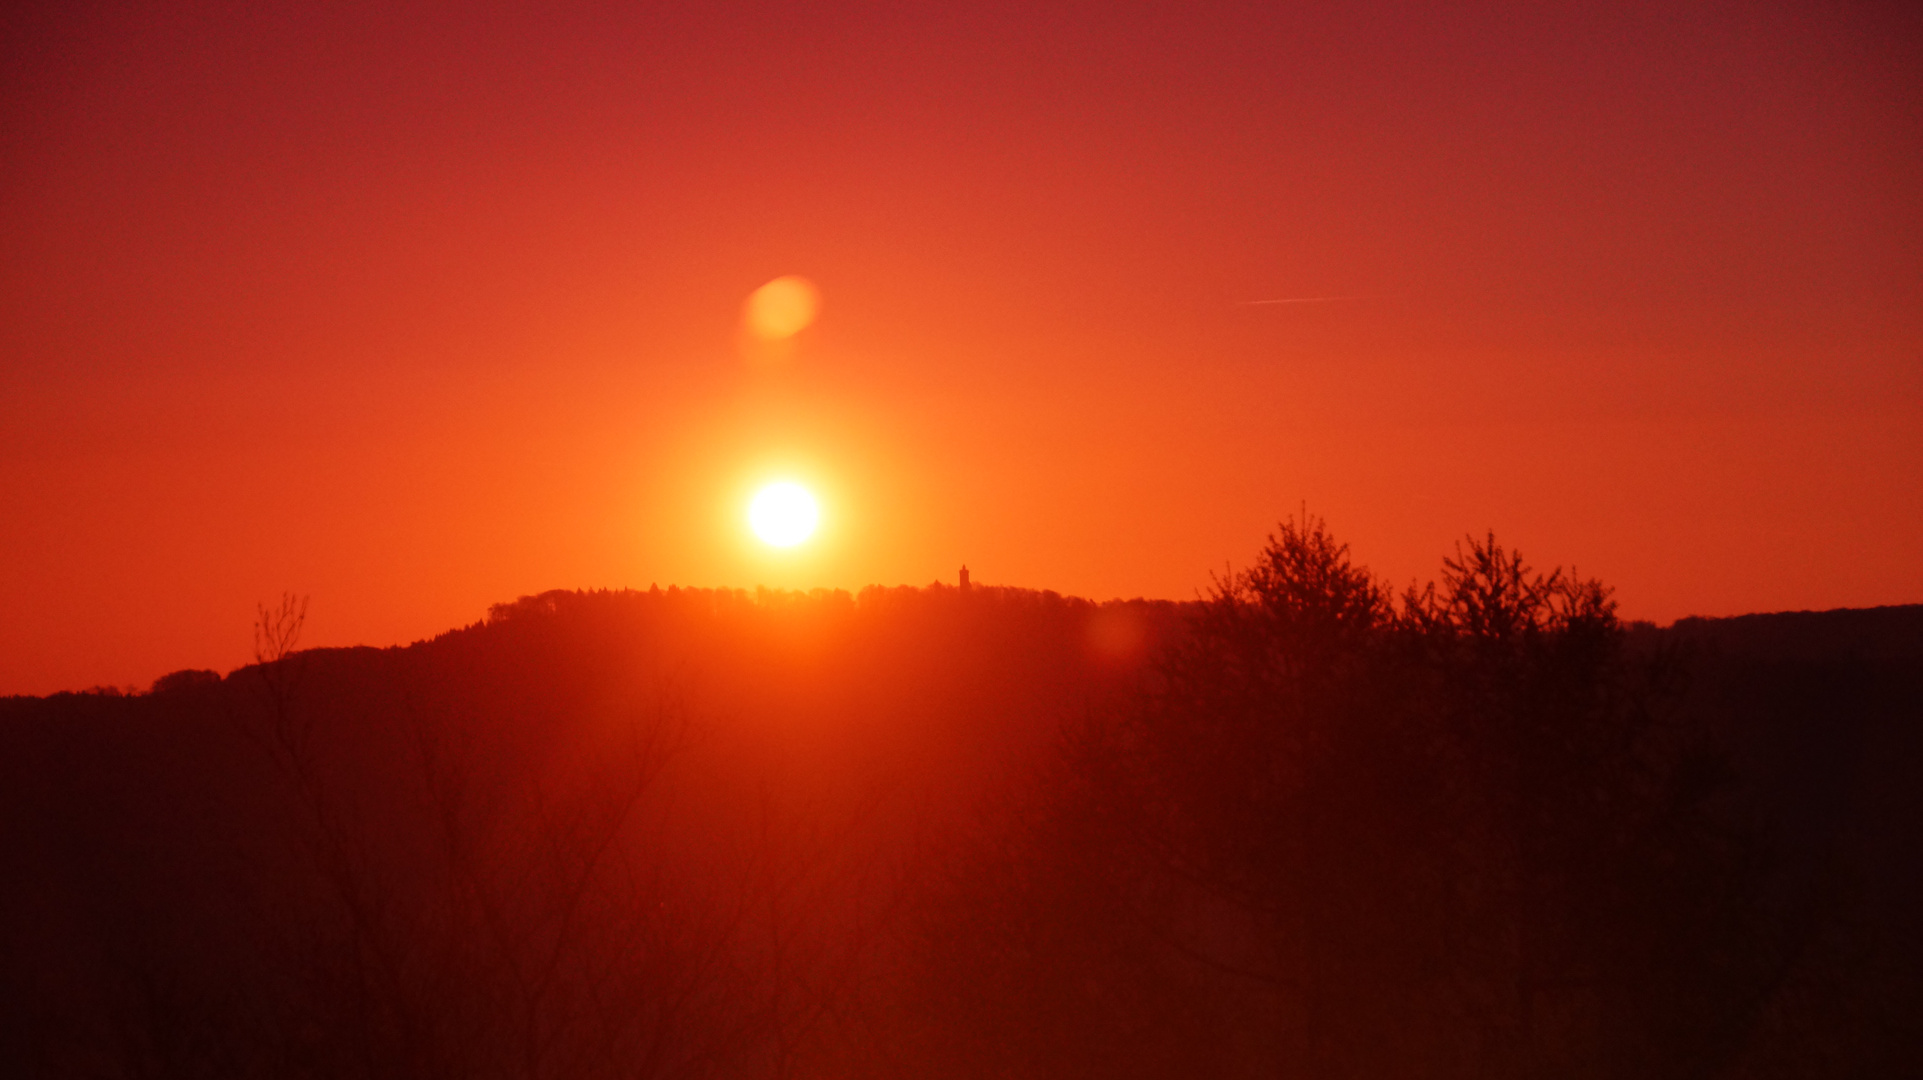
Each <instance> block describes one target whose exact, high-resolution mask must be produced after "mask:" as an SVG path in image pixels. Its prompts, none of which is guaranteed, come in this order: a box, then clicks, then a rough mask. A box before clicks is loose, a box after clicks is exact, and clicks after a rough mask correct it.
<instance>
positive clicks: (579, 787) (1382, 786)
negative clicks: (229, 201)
mask: <svg viewBox="0 0 1923 1080" xmlns="http://www.w3.org/2000/svg"><path fill="white" fill-rule="evenodd" d="M300 614H301V611H300V610H299V609H298V608H297V607H295V606H294V605H291V604H290V605H285V606H283V607H282V608H281V609H279V610H277V611H263V613H262V625H261V627H260V628H259V629H260V631H261V634H262V638H261V641H262V655H263V658H264V660H265V662H264V663H261V664H258V665H255V666H252V667H249V668H244V669H242V670H240V671H237V672H234V673H232V674H230V675H228V676H226V677H225V678H224V679H223V678H220V677H218V676H217V675H216V674H214V673H211V672H192V671H190V672H181V673H177V674H176V675H172V676H168V677H167V678H164V679H162V680H160V681H159V682H158V683H156V685H155V687H154V690H153V692H151V693H149V694H144V695H135V696H117V697H116V696H107V695H102V694H88V695H56V696H55V697H52V698H48V699H11V700H6V701H0V770H3V772H0V785H4V786H3V787H0V800H4V802H3V804H0V812H4V818H0V822H3V824H4V833H0V872H3V873H4V875H5V881H6V882H8V888H7V890H6V891H5V892H4V896H3V898H0V905H4V906H3V907H0V948H3V949H4V958H5V964H4V972H5V974H4V976H0V1060H4V1061H7V1062H16V1063H19V1064H20V1065H22V1066H24V1067H25V1070H26V1071H27V1072H30V1073H32V1074H35V1075H49V1076H109V1077H120V1076H125V1077H135V1076H210V1077H211V1076H295V1077H299V1076H312V1077H322V1076H327V1077H333V1076H355V1077H372V1076H407V1077H441V1076H448V1077H452V1076H462V1077H467V1076H519V1077H548V1076H552V1077H596V1076H624V1077H669V1076H690V1077H693V1076H729V1077H788V1076H831V1075H832V1076H876V1077H883V1076H887V1077H894V1076H903V1077H906V1076H916V1077H920V1076H969V1077H974V1076H1035V1077H1077V1076H1087V1077H1131V1076H1142V1077H1149V1076H1156V1077H1160V1076H1167V1077H1178V1076H1179V1077H1193V1076H1224V1077H1229V1076H1235V1077H1240V1076H1296V1077H1307V1078H1323V1077H1329V1078H1333V1077H1365V1076H1367V1077H1396V1076H1411V1077H1413V1076H1422V1077H1440V1076H1477V1077H1508V1076H1514V1077H1538V1076H1559V1077H1560V1076H1598V1077H1603V1076H1609V1077H1614V1076H1622V1077H1630V1076H1635V1077H1661V1076H1704V1077H1710V1076H1731V1077H1749V1076H1756V1077H1763V1076H1805V1075H1838V1076H1843V1075H1904V1074H1907V1073H1910V1072H1913V1071H1914V1069H1915V1067H1916V1066H1917V1065H1918V1063H1919V1062H1920V1061H1923V1057H1919V1054H1918V1046H1917V1042H1916V1036H1915V1035H1914V1033H1913V1031H1912V1029H1913V1027H1914V1025H1913V1024H1912V1023H1911V1022H1910V1017H1909V1011H1910V1010H1909V1007H1908V1006H1909V1005H1910V1004H1911V1003H1913V1002H1914V1001H1916V1000H1919V991H1923V986H1919V985H1918V981H1919V980H1918V960H1919V953H1918V944H1917V938H1916V936H1915V931H1916V926H1917V922H1916V919H1915V916H1914V915H1913V914H1912V913H1913V912H1914V911H1916V910H1919V909H1923V889H1920V888H1919V886H1918V882H1917V868H1918V867H1919V865H1923V863H1920V862H1919V852H1918V851H1917V844H1918V839H1917V838H1918V836H1919V835H1923V830H1919V828H1918V826H1919V825H1923V813H1919V796H1918V794H1917V788H1916V784H1915V781H1916V780H1917V779H1918V771H1917V762H1918V760H1919V758H1918V755H1917V750H1918V745H1917V743H1918V735H1917V726H1916V720H1917V718H1918V717H1919V716H1923V707H1920V706H1923V676H1919V671H1923V664H1920V663H1919V661H1923V611H1919V610H1918V609H1914V608H1912V609H1878V610H1877V611H1872V612H1834V613H1824V614H1804V615H1783V616H1753V617H1747V618H1745V619H1734V620H1685V621H1684V622H1683V623H1679V624H1678V625H1677V626H1675V627H1673V628H1670V629H1666V630H1657V629H1655V628H1653V627H1646V626H1636V627H1625V626H1624V625H1622V624H1620V623H1619V622H1618V621H1617V619H1616V617H1615V615H1614V610H1613V605H1612V604H1611V602H1610V599H1609V596H1608V593H1607V591H1606V590H1605V589H1604V588H1603V587H1602V586H1600V585H1599V584H1597V583H1594V582H1591V581H1586V580H1583V579H1581V578H1579V577H1577V576H1575V575H1573V574H1565V573H1561V572H1550V573H1546V574H1539V573H1536V572H1534V571H1532V570H1530V569H1529V568H1528V567H1527V566H1526V565H1525V564H1524V563H1523V561H1522V560H1521V558H1520V557H1519V556H1518V555H1516V554H1515V553H1513V552H1510V551H1506V550H1505V549H1503V548H1502V547H1500V546H1499V545H1498V544H1496V543H1495V541H1494V540H1493V539H1490V538H1485V539H1484V540H1482V541H1471V542H1469V543H1467V544H1466V545H1465V546H1464V547H1463V548H1462V549H1460V550H1459V551H1458V552H1457V553H1456V555H1455V557H1454V558H1452V559H1449V560H1447V561H1445V564H1444V567H1443V573H1442V576H1441V579H1440V580H1439V581H1438V582H1437V583H1436V584H1435V585H1433V586H1431V587H1429V588H1427V589H1425V590H1421V591H1415V590H1411V591H1407V592H1404V593H1402V594H1400V595H1395V594H1392V593H1391V591H1390V590H1389V589H1387V588H1385V587H1384V586H1383V585H1382V583H1381V582H1379V581H1378V580H1377V579H1375V578H1374V577H1373V576H1372V575H1370V574H1369V573H1368V572H1367V571H1366V570H1364V569H1362V568H1360V567H1357V566H1355V565H1353V564H1352V563H1351V561H1350V559H1349V557H1348V553H1347V550H1346V549H1345V548H1344V547H1343V546H1341V545H1340V544H1339V543H1337V542H1336V541H1335V540H1334V539H1333V538H1331V537H1330V536H1329V535H1328V533H1327V531H1326V530H1325V529H1324V528H1323V527H1322V525H1321V524H1320V523H1319V522H1316V521H1311V520H1302V521H1297V522H1291V523H1289V524H1287V525H1285V526H1284V527H1283V528H1282V529H1281V530H1280V531H1279V532H1278V534H1277V535H1276V536H1275V537H1274V539H1273V540H1272V542H1271V543H1270V545H1269V546H1268V548H1267V549H1265V550H1264V551H1263V552H1262V554H1261V556H1260V557H1259V559H1258V560H1257V562H1256V564H1255V565H1254V566H1253V567H1251V568H1250V569H1248V570H1246V571H1244V572H1242V573H1240V574H1238V575H1235V576H1234V577H1233V578H1231V579H1229V580H1226V581H1223V582H1221V583H1220V584H1219V586H1218V588H1217V589H1215V590H1214V591H1213V592H1212V594H1211V595H1210V596H1208V597H1207V598H1205V599H1204V600H1202V601H1200V602H1197V603H1193V604H1185V605H1175V604H1167V603H1146V602H1140V601H1137V602H1133V603H1126V604H1124V603H1112V604H1106V605H1095V604H1091V603H1088V602H1085V601H1079V600H1073V599H1067V598H1063V597H1059V596H1055V595H1053V594H1047V593H1031V592H1023V591H1019V590H1004V589H981V588H977V589H974V590H971V591H968V592H962V591H960V590H956V589H952V588H944V587H939V586H937V587H933V588H930V589H925V590H915V589H901V590H880V589H876V590H868V591H866V592H864V593H862V594H861V595H860V596H859V597H854V596H849V595H847V594H841V593H816V594H811V595H806V596H804V595H797V594H779V593H761V594H754V595H750V594H744V593H731V592H726V591H721V592H707V591H691V590H669V591H666V592H662V591H658V590H657V591H653V592H649V593H593V594H587V593H552V594H546V595H543V596H539V597H531V598H526V599H524V600H522V601H520V602H518V603H516V604H512V605H504V606H501V607H498V608H496V609H495V610H494V612H493V613H491V616H490V618H489V619H488V621H487V622H486V623H484V624H480V625H477V626H474V627H470V628H467V629H465V630H461V631H456V632H453V633H450V634H447V635H443V636H442V637H441V638H438V639H436V640H434V641H431V642H423V643H420V644H417V645H414V646H411V647H408V648H405V649H386V650H374V649H355V650H315V651H308V652H294V651H292V647H293V644H294V637H295V635H296V633H297V630H298V622H299V615H300Z"/></svg>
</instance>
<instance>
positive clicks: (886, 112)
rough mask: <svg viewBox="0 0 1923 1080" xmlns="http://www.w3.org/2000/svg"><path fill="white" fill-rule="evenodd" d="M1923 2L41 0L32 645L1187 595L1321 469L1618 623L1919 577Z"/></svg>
mask: <svg viewBox="0 0 1923 1080" xmlns="http://www.w3.org/2000/svg"><path fill="white" fill-rule="evenodd" d="M1907 7H1909V5H1894V4H1892V5H1887V6H1868V5H1850V4H1838V3H1825V4H1814V3H1808V4H1801V3H1779V4H1769V3H1760V4H1759V3H1731V4H1726V5H1695V6H1686V7H1685V9H1684V10H1679V9H1678V5H1675V4H1672V3H1650V4H1643V5H1622V4H1606V3H1597V4H1516V5H1494V4H1485V5H1477V6H1475V10H1474V11H1473V13H1467V14H1465V13H1464V12H1462V11H1458V10H1454V9H1455V8H1456V5H1433V6H1432V5H1414V4H1391V3H1384V4H1356V5H1341V6H1340V7H1339V8H1330V9H1327V10H1320V11H1318V10H1312V9H1309V8H1306V7H1295V6H1292V5H1280V4H1260V5H1232V4H1216V5H1193V4H1180V5H1177V4H1168V5H1153V4H1136V5H1118V4H1113V3H1103V4H1088V5H1082V6H1067V5H1051V6H1047V7H1036V6H1033V5H1028V4H1020V5H1016V4H1010V5H1002V6H997V5H990V4H941V5H929V6H925V7H921V6H913V5H901V4H887V5H881V4H877V5H872V6H857V5H842V6H838V7H836V8H834V9H833V10H824V9H823V8H822V7H821V6H819V5H793V6H780V7H777V6H761V7H753V6H738V7H728V8H723V7H720V6H717V5H705V4H703V5H694V4H689V5H683V6H678V7H647V6H640V5H614V4H609V5H602V6H581V7H573V6H558V5H556V6H546V5H544V6H542V8H541V9H539V10H533V9H523V8H519V7H516V6H511V5H484V4H458V5H454V4H450V5H446V6H445V7H439V8H436V7H427V6H410V7H409V9H408V12H407V13H399V12H397V11H395V10H393V8H392V6H390V5H385V4H368V5H356V4H325V5H311V6H309V5H299V4H267V5H254V4H232V5H226V6H214V5H196V4H191V3H170V4H164V5H161V4H156V5H150V6H143V5H93V4H87V3H63V4H59V5H46V6H45V7H44V9H43V10H39V11H35V10H31V9H21V10H15V11H13V13H12V14H10V15H8V16H5V18H6V19H7V20H8V22H7V23H6V25H5V27H4V34H5V36H4V45H3V46H0V48H3V49H4V53H0V125H3V126H0V138H3V139H4V143H3V145H4V158H3V160H0V230H4V238H5V239H4V247H0V515H3V516H0V693H11V692H23V693H43V692H49V691H52V690H56V689H61V688H74V687H81V686H88V685H92V684H96V683H114V684H129V683H138V684H143V685H144V684H145V683H146V682H148V681H150V680H151V679H153V678H154V677H155V676H157V675H159V674H162V673H164V672H166V671H170V670H174V669H177V668H182V667H216V668H222V669H226V668H229V667H232V666H234V665H237V664H239V663H241V662H243V661H244V660H246V659H247V657H248V652H249V647H250V641H249V627H250V624H251V622H252V620H253V614H254V605H255V603H256V602H257V601H260V600H271V599H273V598H276V597H278V596H279V595H280V593H281V592H282V591H284V590H292V591H295V592H298V593H304V594H310V595H311V596H312V614H311V616H310V619H309V630H308V635H307V638H306V639H305V643H306V644H314V645H329V644H351V643H366V644H376V645H385V644H392V643H396V642H405V641H408V640H412V639H415V638H418V637H422V636H426V635H430V634H432V633H435V632H438V631H440V630H443V629H446V628H449V627H452V626H455V625H459V624H463V623H467V622H471V621H473V620H475V619H477V618H479V617H480V616H481V615H482V614H483V613H484V611H485V609H486V606H487V605H488V604H489V603H492V602H496V601H501V600H508V599H512V598H513V597H515V596H517V595H521V594H524V593H531V592H537V591H541V590H545V589H549V588H576V587H601V586H608V587H621V586H636V587H641V588H646V587H647V586H648V585H649V584H651V583H655V582H658V583H660V584H661V585H663V586H664V587H665V586H666V585H668V584H670V583H679V584H684V585H687V584H692V585H737V586H752V585H755V584H757V583H766V584H769V585H779V586H817V585H823V586H835V587H844V588H858V587H860V586H862V585H864V584H868V583H883V584H895V583H903V582H907V583H925V582H927V581H930V580H933V579H936V578H942V579H948V580H952V579H953V577H954V574H955V571H956V568H957V567H959V566H960V565H961V564H962V563H963V562H966V563H968V564H969V566H970V568H971V569H972V570H973V572H974V574H975V577H976V579H977V580H980V581H987V582H993V583H1005V584H1018V585H1027V586H1033V587H1037V588H1053V589H1057V590H1060V591H1063V592H1069V593H1077V594H1082V595H1087V596H1092V597H1096V598H1106V597H1111V596H1135V595H1148V596H1162V597H1175V598H1187V597H1190V596H1193V595H1195V592H1196V590H1197V589H1198V588H1201V587H1205V586H1206V584H1207V582H1208V580H1209V575H1210V573H1211V572H1212V571H1219V570H1221V569H1222V568H1223V566H1224V565H1225V564H1227V563H1231V562H1233V563H1245V562H1247V561H1248V559H1249V558H1250V557H1251V556H1252V555H1253V554H1254V552H1255V551H1256V549H1257V548H1258V547H1259V546H1260V544H1261V542H1262V540H1263V537H1264V535H1265V534H1266V533H1267V532H1268V530H1269V529H1270V528H1272V526H1273V524H1274V523H1275V522H1276V521H1277V520H1278V519H1279V518H1281V517H1283V516H1285V515H1288V514H1290V513H1292V512H1294V511H1295V510H1296V509H1297V508H1298V507H1299V506H1302V505H1305V504H1306V506H1307V507H1308V508H1309V510H1310V511H1311V512H1313V513H1318V514H1321V515H1323V516H1325V517H1326V518H1327V519H1328V521H1329V523H1330V525H1331V527H1332V528H1333V529H1334V530H1336V532H1337V533H1338V535H1340V536H1341V537H1343V538H1345V539H1347V540H1348V541H1349V542H1350V543H1351V544H1352V546H1353V549H1354V551H1355V553H1356V555H1357V557H1358V558H1359V559H1360V560H1361V561H1363V562H1365V563H1367V564H1368V565H1370V566H1373V567H1374V568H1376V569H1377V570H1379V571H1381V572H1382V573H1384V574H1385V575H1387V576H1388V577H1389V578H1391V579H1392V580H1394V581H1397V582H1404V581H1408V580H1410V579H1412V578H1415V577H1418V576H1421V577H1424V578H1427V577H1430V576H1433V574H1434V573H1435V571H1436V567H1437V564H1438V562H1439V560H1440V558H1441V556H1442V555H1443V554H1445V553H1447V552H1448V551H1450V549H1451V545H1452V543H1453V542H1454V540H1455V539H1457V538H1459V537H1460V536H1462V535H1463V534H1464V533H1465V532H1470V531H1474V532H1478V533H1480V532H1481V531H1482V530H1484V529H1488V528H1493V529H1495V530H1496V532H1497V533H1498V535H1499V536H1500V537H1502V538H1504V539H1506V540H1508V541H1510V542H1512V543H1514V544H1516V545H1518V546H1520V547H1521V548H1522V550H1523V551H1524V552H1525V554H1527V555H1528V556H1530V557H1531V560H1532V561H1534V562H1537V563H1539V564H1555V563H1565V564H1566V563H1572V562H1573V563H1574V564H1576V565H1577V566H1578V567H1579V568H1580V569H1581V570H1582V571H1583V572H1585V573H1588V574H1594V575H1597V576H1600V577H1602V578H1604V579H1605V580H1606V581H1608V582H1610V583H1612V584H1614V585H1616V586H1617V588H1618V596H1619V598H1620V600H1621V602H1622V606H1623V612H1624V613H1625V614H1626V615H1628V616H1631V617H1639V618H1651V619H1656V620H1669V619H1673V618H1675V617H1678V616H1682V615H1688V614H1710V615H1716V614H1734V613H1739V612H1747V611H1760V610H1777V609H1790V608H1827V607H1839V606H1866V605H1874V604H1884V603H1905V602H1917V601H1923V74H1920V73H1923V49H1920V48H1919V43H1920V42H1923V20H1920V19H1919V16H1917V15H1916V14H1915V13H1914V9H1911V11H1910V12H1909V13H1905V8H1907ZM784 274H799V275H805V276H806V277H808V278H810V279H812V280H813V281H814V282H815V283H816V284H817V286H818V287H819V288H820V290H821V295H822V298H823V308H822V314H821V318H820V320H819V321H818V322H817V323H816V325H815V326H814V327H812V328H811V329H809V330H807V331H805V332H804V333H803V334H802V336H801V337H800V338H799V339H798V340H797V343H796V348H795V349H794V350H793V352H792V353H791V355H789V356H788V357H787V358H786V359H785V360H782V361H779V362H774V363H770V362H749V361H747V360H744V358H743V356H742V354H741V353H740V352H739V351H738V349H737V340H736V339H737V333H738V324H739V319H740V312H741V304H742V301H743V299H744V297H746V296H747V294H748V293H749V292H750V291H751V290H753V289H754V288H756V287H757V286H759V285H761V284H762V283H764V282H766V281H768V280H769V279H771V278H774V277H777V276H780V275H784ZM1321 297H1335V298H1340V299H1328V300H1319V301H1314V302H1304V303H1288V304H1252V303H1249V301H1260V300H1279V299H1302V298H1321ZM776 475H784V476H794V477H797V478H800V479H803V480H804V481H806V482H808V483H810V484H811V485H812V486H814V488H815V489H816V491H817V493H818V494H819V495H820V496H821V498H822V501H823V504H824V506H823V509H824V529H823V532H822V533H821V535H820V537H819V539H818V540H817V541H815V542H812V543H810V544H807V545H803V547H802V548H800V549H797V550H796V551H794V552H791V553H787V554H782V555H778V556H777V555H775V554H773V553H770V552H768V551H766V550H763V549H760V548H758V547H757V546H756V545H754V544H752V543H751V541H750V539H749V536H748V534H747V532H746V529H745V525H744V523H743V518H742V515H743V512H744V508H745V504H746V501H747V498H748V495H749V494H750V492H751V491H752V489H753V486H754V484H755V483H756V482H757V481H759V480H761V479H764V478H769V477H774V476H776Z"/></svg>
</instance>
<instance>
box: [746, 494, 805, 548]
mask: <svg viewBox="0 0 1923 1080" xmlns="http://www.w3.org/2000/svg"><path fill="white" fill-rule="evenodd" d="M820 520H821V511H820V509H819V508H817V507H816V506H815V497H814V496H813V495H810V494H808V489H807V488H804V487H802V486H801V485H800V484H792V483H788V482H786V481H783V482H782V483H779V484H769V485H768V486H767V487H765V488H762V489H761V491H760V492H759V493H758V494H756V495H755V498H754V502H752V503H749V504H748V524H749V525H750V526H751V527H752V528H753V529H754V531H755V535H756V536H759V537H761V539H762V540H763V541H765V542H766V543H770V544H773V545H774V546H775V547H794V546H795V545H796V544H799V543H801V542H802V541H803V540H806V539H808V537H809V536H810V535H812V534H813V533H814V531H815V524H816V523H817V522H819V521H820Z"/></svg>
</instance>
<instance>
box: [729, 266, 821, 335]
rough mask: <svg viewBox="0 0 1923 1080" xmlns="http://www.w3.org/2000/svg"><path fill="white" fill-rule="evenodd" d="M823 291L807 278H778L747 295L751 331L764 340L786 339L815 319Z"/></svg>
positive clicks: (747, 315) (747, 312)
mask: <svg viewBox="0 0 1923 1080" xmlns="http://www.w3.org/2000/svg"><path fill="white" fill-rule="evenodd" d="M820 309H821V293H820V292H819V291H817V290H816V289H815V286H814V283H813V282H811V281H809V280H808V279H807V278H804V277H793V276H790V277H778V278H776V279H774V280H773V281H770V282H769V283H767V284H766V285H763V286H762V287H761V288H759V289H756V290H755V291H754V292H753V293H751V294H749V296H748V303H747V307H746V309H745V310H744V312H743V315H744V317H745V318H746V320H747V323H748V331H749V332H750V333H752V334H754V336H756V337H758V338H760V339H761V340H763V341H784V340H786V339H788V338H791V337H794V336H795V335H796V334H799V333H801V331H802V330H804V329H806V328H807V326H808V324H809V323H811V322H814V321H815V312H817V311H819V310H820Z"/></svg>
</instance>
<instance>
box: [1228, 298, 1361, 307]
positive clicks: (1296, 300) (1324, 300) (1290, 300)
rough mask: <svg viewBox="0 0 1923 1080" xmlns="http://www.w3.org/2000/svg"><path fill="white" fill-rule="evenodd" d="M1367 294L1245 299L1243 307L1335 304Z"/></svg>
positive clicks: (1242, 302) (1242, 303)
mask: <svg viewBox="0 0 1923 1080" xmlns="http://www.w3.org/2000/svg"><path fill="white" fill-rule="evenodd" d="M1367 299H1369V298H1368V297H1366V296H1285V297H1283V298H1282V299H1280V300H1243V301H1241V305H1242V306H1243V307H1258V306H1261V305H1265V304H1333V303H1335V302H1336V301H1337V300H1367Z"/></svg>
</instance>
